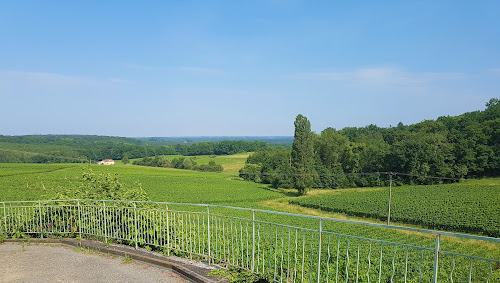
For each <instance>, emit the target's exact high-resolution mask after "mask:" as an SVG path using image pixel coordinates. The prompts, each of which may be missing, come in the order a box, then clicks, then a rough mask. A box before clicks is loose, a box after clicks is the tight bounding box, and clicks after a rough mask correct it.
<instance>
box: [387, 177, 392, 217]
mask: <svg viewBox="0 0 500 283" xmlns="http://www.w3.org/2000/svg"><path fill="white" fill-rule="evenodd" d="M392 174H393V173H392V172H389V211H388V213H387V225H391V198H392Z"/></svg>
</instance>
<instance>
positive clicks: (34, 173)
mask: <svg viewBox="0 0 500 283" xmlns="http://www.w3.org/2000/svg"><path fill="white" fill-rule="evenodd" d="M85 168H87V165H82V164H53V165H52V164H51V165H43V164H0V172H1V173H0V200H7V201H9V200H37V199H46V198H51V196H53V195H54V194H55V193H56V192H59V191H64V190H66V189H68V188H76V187H78V186H79V184H80V179H81V175H82V170H83V169H85ZM90 168H91V169H92V170H93V171H94V172H96V173H100V172H109V173H113V174H115V173H116V174H118V177H119V179H120V180H121V181H122V182H123V183H124V184H126V185H129V186H132V185H134V183H135V182H139V183H140V184H141V185H142V186H143V188H144V189H145V190H146V192H147V193H148V195H149V197H150V198H151V200H154V201H169V202H188V203H211V204H226V205H229V204H231V205H234V206H249V205H250V204H251V203H253V202H256V201H261V200H266V199H273V198H277V197H279V196H281V194H280V193H278V192H275V191H272V190H269V189H268V188H267V186H265V185H262V184H256V183H252V182H245V181H241V180H239V178H237V177H235V176H233V175H230V174H224V173H210V172H197V171H191V170H180V169H171V168H155V167H143V166H132V165H114V166H102V165H101V166H99V165H91V166H90Z"/></svg>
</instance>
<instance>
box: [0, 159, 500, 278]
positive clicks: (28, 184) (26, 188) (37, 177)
mask: <svg viewBox="0 0 500 283" xmlns="http://www.w3.org/2000/svg"><path fill="white" fill-rule="evenodd" d="M210 159H211V157H208V156H207V157H198V159H197V162H200V163H201V162H207V163H208V161H209V160H210ZM227 159H229V158H227V157H226V160H227ZM234 159H236V160H238V159H239V157H234ZM226 164H231V162H230V161H227V163H226ZM232 164H238V162H237V161H234V163H232ZM87 166H88V165H82V164H0V201H4V200H5V201H8V200H38V199H50V198H52V196H53V195H54V194H55V192H57V191H63V190H66V189H68V188H76V187H78V186H79V184H80V182H81V175H82V170H83V169H85V168H87ZM90 167H91V169H92V170H93V171H94V172H96V173H100V172H108V173H113V174H115V173H116V174H118V177H119V179H120V180H121V182H122V183H124V184H126V185H129V186H132V185H134V183H135V182H139V183H141V184H142V186H143V188H144V189H145V190H146V192H147V193H148V195H149V197H150V199H151V200H153V201H168V202H184V203H210V204H221V205H228V206H236V207H252V208H260V209H268V210H277V211H286V212H298V213H304V214H316V215H320V216H331V215H328V214H326V215H325V213H326V212H324V211H321V210H316V209H311V208H305V207H302V206H297V205H290V204H289V202H290V200H292V199H299V200H300V201H306V200H308V199H314V198H317V197H320V198H330V197H332V196H333V197H342V196H343V195H348V196H350V195H349V194H355V193H357V192H361V193H363V194H364V193H367V194H369V193H377V192H380V191H382V193H383V192H384V190H386V188H372V189H345V190H336V191H326V190H317V191H312V192H311V193H310V194H311V195H310V196H306V197H300V198H297V196H296V193H295V192H294V191H292V190H281V189H280V190H273V189H270V188H269V187H268V186H267V185H263V184H256V183H253V182H245V181H242V180H240V179H239V178H238V177H237V176H236V174H234V173H224V172H223V173H207V172H197V171H190V170H178V169H170V168H154V167H142V166H133V165H115V166H98V165H91V166H90ZM497 182H498V180H497V179H488V180H484V181H474V182H471V183H470V185H471V186H487V185H492V187H493V188H498V183H497ZM463 185H464V184H456V185H453V186H456V190H452V191H450V196H453V195H454V191H457V190H458V191H459V190H460V188H462V187H463ZM437 187H440V186H437ZM418 188H419V189H420V190H421V191H420V192H424V191H425V188H426V187H425V186H422V187H418ZM394 191H395V196H394V202H397V199H398V197H396V196H397V195H398V191H400V192H404V191H405V187H401V188H395V189H394ZM433 192H434V191H432V190H430V191H428V193H430V194H432V193H433ZM353 196H354V195H353ZM367 197H368V198H369V197H370V195H367ZM372 197H373V196H372ZM354 199H356V198H354ZM497 200H498V199H497ZM464 205H467V203H464ZM469 205H470V206H469V207H468V209H477V207H476V205H474V204H472V205H471V204H470V203H469ZM493 205H494V207H493V209H498V205H496V204H495V203H493ZM297 208H300V209H303V210H297ZM490 209H491V207H489V208H487V209H486V210H485V213H486V212H488V213H491V212H490ZM214 213H217V210H214ZM220 213H221V214H222V213H231V214H230V215H232V216H241V217H246V218H248V217H251V215H248V212H245V211H234V210H231V211H230V212H229V211H226V212H224V211H222V210H221V211H220ZM496 215H497V216H498V214H496ZM334 216H335V217H337V215H334ZM494 216H495V215H493V217H494ZM257 217H258V219H260V220H262V221H268V222H274V223H282V224H287V225H291V226H300V227H305V228H311V229H317V227H318V221H317V220H311V219H306V218H297V217H287V216H281V215H266V214H259V215H258V216H257ZM342 217H343V218H346V219H352V218H351V217H350V216H349V215H344V216H342ZM356 220H363V221H373V222H378V221H379V220H376V219H369V218H357V219H356ZM323 229H324V230H325V231H332V232H336V233H341V234H346V235H355V236H360V237H364V238H372V239H379V240H385V241H390V242H397V243H406V244H412V245H415V246H422V247H428V248H433V247H434V243H435V240H434V237H432V236H431V235H425V234H422V233H418V232H401V231H394V230H387V229H383V228H373V227H367V226H364V225H353V224H346V223H339V222H330V221H325V222H324V223H323ZM441 247H442V249H444V250H447V251H452V252H457V253H462V254H471V255H475V256H480V257H488V258H495V259H499V258H500V245H498V244H492V243H486V242H481V241H474V240H463V239H458V238H450V237H443V238H442V243H441ZM351 248H353V247H351ZM366 248H367V247H364V246H363V247H361V249H362V253H363V254H364V255H366V252H367V250H366ZM388 248H389V246H388ZM353 252H354V251H353ZM384 252H385V251H384ZM387 253H388V254H389V255H391V253H392V251H391V250H390V248H389V250H388V251H387ZM402 255H403V256H404V251H398V258H397V260H400V258H399V257H400V256H402ZM427 257H428V258H427ZM388 258H391V256H388ZM432 259H433V257H432V254H429V255H426V259H425V264H430V262H432ZM450 260H451V258H449V257H448V258H447V257H444V256H443V264H444V265H446V266H448V267H449V266H451V262H450ZM464 266H466V267H464V271H463V272H466V270H467V266H468V265H467V264H465V265H464ZM448 267H446V268H447V270H448V272H449V268H448ZM460 268H462V267H460ZM481 268H482V270H483V271H484V270H486V269H484V268H485V267H481ZM443 270H445V268H443ZM457 270H458V267H457ZM483 271H482V272H483ZM388 272H390V271H388ZM497 278H500V269H498V268H497V269H495V270H494V272H493V277H491V280H490V282H494V281H492V280H493V279H495V280H496V279H497Z"/></svg>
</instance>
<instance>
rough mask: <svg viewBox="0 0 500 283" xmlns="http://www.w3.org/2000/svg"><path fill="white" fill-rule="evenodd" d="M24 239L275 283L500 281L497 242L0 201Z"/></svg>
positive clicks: (10, 231)
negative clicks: (163, 257)
mask: <svg viewBox="0 0 500 283" xmlns="http://www.w3.org/2000/svg"><path fill="white" fill-rule="evenodd" d="M348 225H350V226H349V228H346V227H347V226H348ZM346 230H347V231H348V232H349V231H351V232H352V233H346ZM25 234H27V235H32V236H39V237H50V236H68V237H78V236H79V237H82V238H98V239H102V240H104V241H107V240H115V241H121V242H122V243H127V244H131V245H135V246H136V247H138V246H149V247H152V248H155V249H157V250H161V251H163V252H164V253H165V254H167V255H170V254H171V253H174V254H176V255H180V256H186V257H189V258H192V259H197V260H204V261H208V263H209V264H219V265H222V266H234V267H240V268H243V269H246V270H249V271H253V272H256V273H259V274H264V275H267V276H268V277H269V278H271V279H272V280H274V281H275V282H437V281H438V280H439V282H500V260H499V252H498V249H499V247H500V239H499V238H490V237H482V236H475V235H468V234H457V233H451V232H444V231H435V230H425V229H417V228H411V227H399V226H389V225H383V224H376V223H365V222H357V221H349V220H342V219H332V218H324V217H316V216H308V215H298V214H292V213H282V212H275V211H265V210H258V209H247V208H235V207H228V206H220V205H206V204H183V203H166V202H139V201H137V202H135V201H108V200H50V201H20V202H0V236H1V235H5V236H8V237H21V236H22V235H25ZM395 235H396V236H397V237H396V236H395ZM478 243H482V244H478ZM445 246H446V247H449V248H450V249H451V250H448V251H446V250H444V249H443V248H444V247H445ZM442 247H443V248H442ZM492 250H493V252H491V251H492ZM463 251H466V252H467V254H465V253H463Z"/></svg>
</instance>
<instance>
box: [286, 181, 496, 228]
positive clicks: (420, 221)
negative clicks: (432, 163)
mask: <svg viewBox="0 0 500 283" xmlns="http://www.w3.org/2000/svg"><path fill="white" fill-rule="evenodd" d="M388 200H389V188H368V189H355V190H353V189H342V190H336V191H331V192H329V193H325V194H321V195H315V196H311V197H306V198H301V199H298V200H292V201H290V203H292V204H297V205H300V206H304V207H310V208H315V209H320V210H324V211H330V212H340V213H346V214H347V215H351V216H358V217H367V218H376V219H380V220H386V219H387V213H388ZM499 215H500V179H486V180H480V181H468V182H464V183H457V184H447V185H432V186H403V187H395V188H393V190H392V201H391V220H393V221H397V222H403V223H410V224H416V225H420V226H423V227H427V228H432V229H438V230H449V231H458V232H466V233H476V234H484V235H487V236H494V237H499V236H500V217H499Z"/></svg>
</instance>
